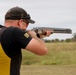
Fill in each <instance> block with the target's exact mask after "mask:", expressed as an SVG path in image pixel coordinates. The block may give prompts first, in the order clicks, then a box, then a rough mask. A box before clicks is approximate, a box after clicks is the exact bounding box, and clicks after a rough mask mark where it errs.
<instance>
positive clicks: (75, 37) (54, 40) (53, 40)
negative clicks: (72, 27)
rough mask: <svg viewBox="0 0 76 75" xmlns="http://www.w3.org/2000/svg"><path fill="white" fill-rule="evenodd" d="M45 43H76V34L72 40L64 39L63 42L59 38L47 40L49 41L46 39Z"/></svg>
mask: <svg viewBox="0 0 76 75" xmlns="http://www.w3.org/2000/svg"><path fill="white" fill-rule="evenodd" d="M44 41H45V42H76V33H74V34H73V37H72V38H67V39H65V40H64V39H62V40H59V39H58V38H56V39H52V40H47V39H44Z"/></svg>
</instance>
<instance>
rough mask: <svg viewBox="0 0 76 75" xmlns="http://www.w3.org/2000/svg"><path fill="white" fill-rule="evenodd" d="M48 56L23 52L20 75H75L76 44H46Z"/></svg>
mask: <svg viewBox="0 0 76 75" xmlns="http://www.w3.org/2000/svg"><path fill="white" fill-rule="evenodd" d="M46 45H47V48H48V54H47V55H45V56H38V55H35V54H33V53H31V52H28V51H22V52H23V61H22V67H21V75H76V43H75V42H74V43H73V42H70V43H65V42H64V43H46Z"/></svg>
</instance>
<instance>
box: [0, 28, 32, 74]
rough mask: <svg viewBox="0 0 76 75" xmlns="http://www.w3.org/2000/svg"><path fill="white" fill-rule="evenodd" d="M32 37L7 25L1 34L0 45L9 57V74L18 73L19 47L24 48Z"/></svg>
mask: <svg viewBox="0 0 76 75" xmlns="http://www.w3.org/2000/svg"><path fill="white" fill-rule="evenodd" d="M31 39H32V38H31V37H30V36H29V35H28V34H27V32H26V31H23V30H21V29H19V28H16V27H8V28H6V29H5V30H4V32H3V33H2V35H1V45H2V48H3V51H4V52H5V54H6V55H7V56H8V57H9V58H11V61H10V64H9V65H10V71H9V72H10V75H20V66H21V60H22V53H21V49H22V48H25V47H26V46H27V45H28V43H29V42H30V40H31Z"/></svg>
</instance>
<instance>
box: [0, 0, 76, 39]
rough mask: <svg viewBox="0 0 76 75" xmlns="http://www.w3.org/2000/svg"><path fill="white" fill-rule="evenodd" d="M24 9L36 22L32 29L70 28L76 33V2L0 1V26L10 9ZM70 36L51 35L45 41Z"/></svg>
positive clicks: (46, 0) (75, 0)
mask: <svg viewBox="0 0 76 75" xmlns="http://www.w3.org/2000/svg"><path fill="white" fill-rule="evenodd" d="M15 6H19V7H22V8H24V9H25V10H26V11H27V12H28V13H29V14H30V15H31V18H32V19H34V20H35V21H36V23H35V24H34V25H32V24H30V25H29V27H28V29H31V28H33V27H41V26H42V27H56V28H70V29H72V32H73V33H75V32H76V0H1V1H0V24H4V15H5V13H6V12H7V10H9V9H10V8H12V7H15ZM71 37H72V34H53V35H51V36H50V37H48V38H47V39H55V38H58V39H66V38H71Z"/></svg>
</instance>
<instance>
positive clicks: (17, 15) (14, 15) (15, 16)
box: [5, 6, 35, 24]
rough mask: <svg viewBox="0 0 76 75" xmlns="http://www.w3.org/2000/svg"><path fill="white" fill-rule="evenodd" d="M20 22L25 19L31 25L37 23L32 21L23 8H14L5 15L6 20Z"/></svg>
mask: <svg viewBox="0 0 76 75" xmlns="http://www.w3.org/2000/svg"><path fill="white" fill-rule="evenodd" d="M9 19H10V20H20V19H25V20H27V21H28V22H29V23H32V24H33V23H35V21H34V20H32V19H31V17H30V15H29V14H28V13H27V12H26V11H25V10H24V9H23V8H21V7H18V6H17V7H13V8H11V9H9V10H8V11H7V13H6V14H5V20H9Z"/></svg>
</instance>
